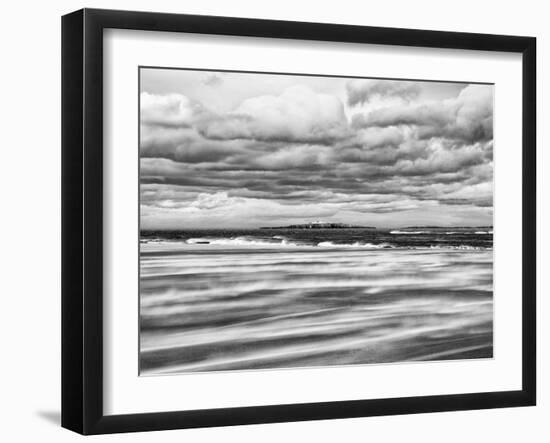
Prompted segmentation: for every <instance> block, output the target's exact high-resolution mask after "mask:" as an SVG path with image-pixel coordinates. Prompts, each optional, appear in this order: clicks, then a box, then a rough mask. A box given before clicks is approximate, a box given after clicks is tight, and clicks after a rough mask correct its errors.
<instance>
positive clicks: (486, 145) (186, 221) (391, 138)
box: [140, 68, 493, 229]
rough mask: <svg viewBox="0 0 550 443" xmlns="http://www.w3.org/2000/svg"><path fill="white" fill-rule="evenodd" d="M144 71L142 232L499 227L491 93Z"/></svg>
mask: <svg viewBox="0 0 550 443" xmlns="http://www.w3.org/2000/svg"><path fill="white" fill-rule="evenodd" d="M140 74H141V82H140V85H141V86H140V87H141V91H140V108H141V109H140V123H141V124H140V131H141V132H140V164H141V167H140V195H141V226H142V228H143V229H186V228H255V227H259V226H273V225H286V224H295V223H304V222H309V221H314V220H322V221H327V222H328V221H333V222H343V223H351V224H358V225H374V226H378V227H396V226H408V225H426V224H428V225H444V226H451V225H456V226H458V225H462V226H464V225H470V226H471V225H491V224H492V216H493V207H492V202H493V184H492V181H493V86H492V85H469V84H465V83H434V82H418V81H415V82H411V81H398V80H377V79H350V78H333V77H311V76H291V75H271V74H249V73H228V72H212V71H189V70H170V69H149V68H147V69H145V68H143V69H141V72H140Z"/></svg>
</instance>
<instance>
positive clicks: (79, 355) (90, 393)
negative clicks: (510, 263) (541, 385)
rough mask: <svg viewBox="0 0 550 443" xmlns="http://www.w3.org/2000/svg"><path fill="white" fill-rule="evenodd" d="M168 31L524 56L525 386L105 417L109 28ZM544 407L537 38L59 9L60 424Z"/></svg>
mask: <svg viewBox="0 0 550 443" xmlns="http://www.w3.org/2000/svg"><path fill="white" fill-rule="evenodd" d="M106 28H118V29H133V30H147V31H172V32H186V33H199V34H217V35H233V36H249V37H268V38H280V39H301V40H317V41H334V42H350V43H368V44H379V45H396V46H418V47H432V48H449V49H470V50H482V51H503V52H513V53H520V54H522V58H523V61H522V63H523V99H522V100H523V121H522V126H523V146H522V152H523V165H522V171H523V194H522V195H523V208H522V210H523V233H522V235H523V257H522V259H523V269H522V273H523V274H522V277H523V293H522V322H523V325H522V389H521V390H517V391H505V392H480V393H472V394H457V395H436V396H421V397H403V398H393V399H372V400H357V401H335V402H323V403H307V404H290V405H268V406H261V407H238V408H227V409H208V410H200V411H175V412H160V413H143V414H130V415H110V416H106V415H104V414H103V406H102V405H103V342H102V335H103V333H102V331H103V317H102V315H103V314H102V309H103V300H102V297H103V292H102V285H103V276H102V266H103V250H102V241H103V226H102V225H103V209H102V205H103V198H102V192H103V175H102V174H103V166H102V162H103V146H102V139H103V122H102V119H103V97H102V94H103V30H104V29H106ZM535 404H536V39H535V38H533V37H516V36H503V35H487V34H472V33H457V32H442V31H424V30H413V29H393V28H378V27H366V26H350V25H336V24H321V23H302V22H287V21H277V20H258V19H245V18H231V17H212V16H197V15H179V14H163V13H149V12H129V11H110V10H98V9H82V10H79V11H76V12H73V13H71V14H68V15H65V16H63V18H62V417H61V421H62V426H63V427H65V428H68V429H71V430H73V431H76V432H79V433H82V434H106V433H116V432H132V431H152V430H162V429H181V428H194V427H212V426H229V425H240V424H254V423H274V422H285V421H301V420H321V419H330V418H348V417H364V416H379V415H393V414H412V413H424V412H437V411H458V410H467V409H487V408H502V407H513V406H532V405H535Z"/></svg>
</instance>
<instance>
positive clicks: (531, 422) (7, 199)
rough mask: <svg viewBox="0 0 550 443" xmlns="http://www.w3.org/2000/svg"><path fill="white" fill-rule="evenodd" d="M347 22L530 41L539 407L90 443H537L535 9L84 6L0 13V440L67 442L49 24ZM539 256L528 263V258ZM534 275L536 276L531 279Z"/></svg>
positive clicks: (242, 2) (56, 65)
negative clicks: (197, 17) (129, 16)
mask: <svg viewBox="0 0 550 443" xmlns="http://www.w3.org/2000/svg"><path fill="white" fill-rule="evenodd" d="M84 6H87V7H96V8H111V9H134V10H155V11H163V12H176V13H191V14H210V15H229V16H242V17H257V18H274V19H282V20H301V21H319V22H332V23H350V24H357V25H373V26H391V27H409V28H419V29H438V30H449V31H470V32H483V33H498V34H517V35H531V36H536V37H537V38H538V125H539V132H538V134H539V135H538V147H539V203H540V204H541V206H540V207H539V259H540V260H539V276H540V278H539V305H538V309H539V366H538V367H539V391H538V392H539V394H538V395H539V405H538V406H537V407H534V408H516V409H500V410H488V411H468V412H452V413H438V414H422V415H410V416H394V417H379V418H364V419H347V420H330V421H318V422H304V423H285V424H274V425H258V426H240V427H232V428H217V429H197V430H186V431H165V432H156V433H141V434H126V435H115V436H102V437H96V438H94V441H113V440H117V441H118V440H119V441H132V442H134V441H136V442H153V441H154V442H169V441H181V440H183V439H185V440H186V441H189V442H219V441H224V442H237V441H238V442H257V441H262V442H279V441H291V442H294V441H321V442H325V441H326V442H329V441H330V442H332V441H334V440H345V441H365V440H367V439H368V440H371V441H381V440H383V441H388V442H393V441H396V442H400V441H422V442H442V441H444V442H449V443H450V442H463V441H473V442H477V441H498V442H515V441H520V440H525V441H529V442H546V441H549V440H550V425H549V424H548V423H549V418H550V383H549V382H548V378H547V377H548V376H547V374H549V373H550V350H549V347H548V345H547V341H546V339H547V338H548V337H549V335H550V322H546V321H545V319H546V312H547V311H548V309H549V307H550V303H549V302H548V301H547V300H546V299H545V295H546V294H545V293H547V292H548V288H549V286H550V277H548V271H546V272H545V268H547V267H548V266H549V265H550V237H549V235H548V233H546V232H542V229H540V226H544V224H545V223H547V222H548V221H549V220H550V214H549V207H548V205H546V207H543V206H542V203H543V199H544V197H541V196H540V195H542V196H548V195H550V189H549V186H550V185H549V181H548V180H545V178H544V177H543V175H544V172H543V170H546V171H548V172H549V173H550V164H549V162H550V160H549V158H550V156H548V155H544V154H545V153H544V152H542V151H543V136H544V133H545V132H546V131H545V127H544V122H545V121H548V120H549V119H550V111H549V110H548V109H549V106H550V94H549V92H548V91H549V90H550V89H549V88H545V85H544V84H543V79H544V77H545V76H546V77H547V78H548V76H549V75H550V66H549V65H550V59H549V57H550V28H549V27H548V16H550V11H548V10H547V8H546V5H545V2H541V1H535V0H523V1H521V2H510V3H508V4H506V3H505V2H497V1H491V2H480V1H479V0H477V1H472V0H462V1H460V2H455V3H450V2H443V1H429V0H416V1H414V2H412V1H407V0H392V1H385V2H380V1H376V2H374V1H372V2H367V1H364V2H361V1H353V0H339V1H337V2H314V1H312V0H309V1H306V0H278V1H272V2H262V1H254V0H230V1H223V0H200V1H194V2H173V1H172V2H170V1H167V0H155V1H154V2H153V1H144V0H132V1H130V0H111V1H98V0H89V1H88V2H81V1H66V0H63V1H62V0H57V1H53V2H38V1H34V2H31V1H27V2H24V1H19V2H5V4H4V5H3V8H2V19H3V20H2V26H1V27H0V32H1V34H2V35H1V37H2V38H1V39H0V45H1V51H0V57H1V58H0V60H1V69H0V80H1V81H0V88H1V89H0V116H1V118H0V121H1V122H2V124H1V126H0V128H1V132H0V140H1V142H2V144H1V149H2V151H1V154H0V204H1V206H0V207H1V212H0V233H1V235H2V241H1V242H0V261H1V268H0V269H2V272H1V273H0V275H1V278H2V280H1V282H2V290H1V291H0V297H1V300H2V304H1V305H0V306H1V310H0V329H1V330H0V349H1V351H2V354H1V360H0V436H1V439H2V440H3V441H8V442H17V441H37V440H40V441H55V442H69V441H75V440H80V439H82V438H84V437H80V436H78V435H77V434H74V433H72V432H69V431H67V430H64V429H61V428H60V427H59V410H60V281H61V279H60V208H61V202H60V174H61V172H60V81H61V80H60V52H61V51H60V28H61V26H60V25H61V23H60V16H61V15H62V14H65V13H68V12H71V11H73V10H75V9H79V8H81V7H84ZM543 247H546V250H545V251H544V252H543V253H541V251H540V249H542V248H543ZM544 273H545V274H546V275H541V274H544Z"/></svg>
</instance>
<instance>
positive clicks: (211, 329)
mask: <svg viewBox="0 0 550 443" xmlns="http://www.w3.org/2000/svg"><path fill="white" fill-rule="evenodd" d="M492 252H493V251H492V250H490V249H489V250H452V249H449V250H446V249H441V250H437V249H435V250H434V249H417V250H414V249H361V248H354V249H350V248H339V247H328V248H326V247H325V248H319V247H306V246H300V247H295V246H286V247H281V246H273V247H266V246H265V245H264V246H257V247H254V246H250V245H248V246H246V247H243V246H238V245H237V246H235V245H213V244H187V243H185V242H151V243H143V244H142V245H141V283H140V284H141V299H140V316H141V318H140V328H141V331H140V334H141V335H140V342H141V345H140V346H141V349H140V368H141V374H142V375H154V374H169V373H185V372H192V371H227V370H245V369H268V368H292V367H309V366H327V365H350V364H367V363H388V362H405V361H416V360H448V359H465V358H489V357H492V354H493V347H492V343H493V324H492V322H493V293H492V275H493V273H492Z"/></svg>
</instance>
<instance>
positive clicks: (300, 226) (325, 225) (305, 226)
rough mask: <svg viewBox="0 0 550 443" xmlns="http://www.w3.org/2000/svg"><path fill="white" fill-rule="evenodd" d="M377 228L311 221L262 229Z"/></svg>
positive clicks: (373, 227)
mask: <svg viewBox="0 0 550 443" xmlns="http://www.w3.org/2000/svg"><path fill="white" fill-rule="evenodd" d="M350 228H353V229H376V227H375V226H356V225H348V224H346V223H326V222H320V221H316V222H311V223H303V224H298V225H288V226H262V227H260V229H350Z"/></svg>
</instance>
